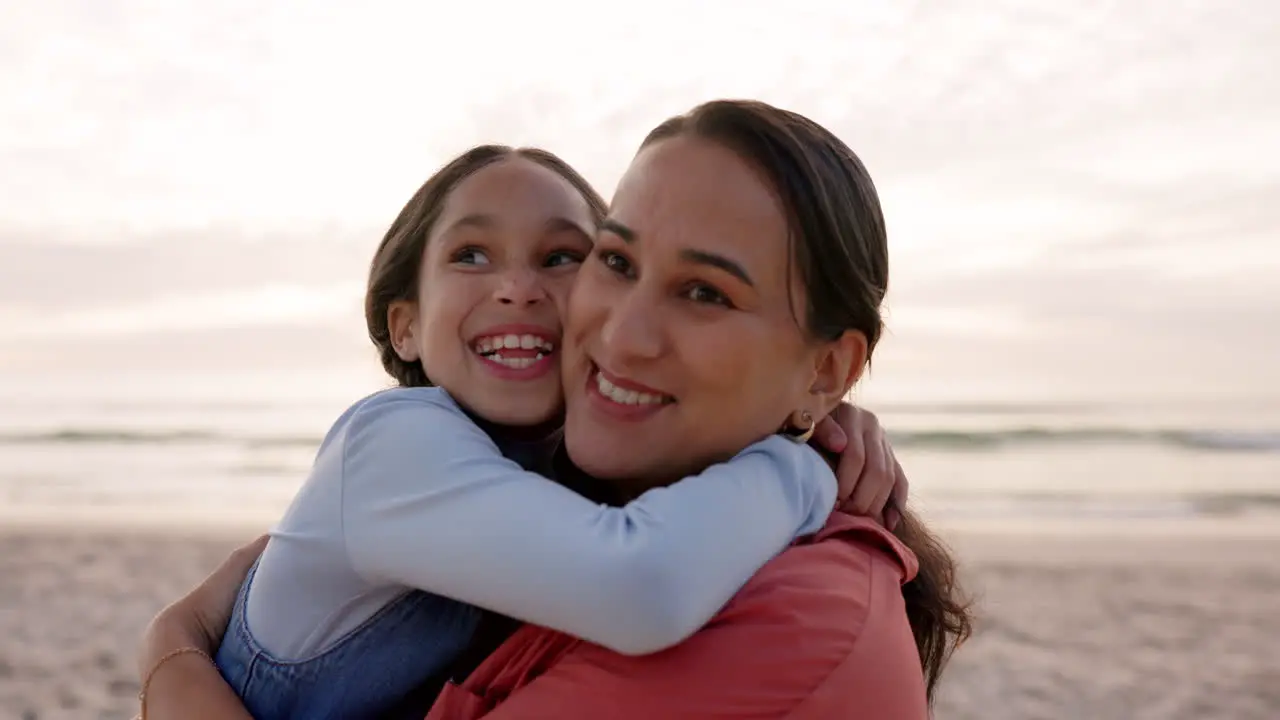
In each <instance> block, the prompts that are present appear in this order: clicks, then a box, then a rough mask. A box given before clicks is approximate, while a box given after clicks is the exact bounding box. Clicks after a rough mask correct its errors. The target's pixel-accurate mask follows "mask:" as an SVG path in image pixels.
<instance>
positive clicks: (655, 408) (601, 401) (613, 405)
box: [586, 368, 672, 422]
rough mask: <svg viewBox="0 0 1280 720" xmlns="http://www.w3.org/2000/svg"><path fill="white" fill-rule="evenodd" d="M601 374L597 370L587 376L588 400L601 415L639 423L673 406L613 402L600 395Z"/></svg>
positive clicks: (666, 403)
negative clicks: (598, 376)
mask: <svg viewBox="0 0 1280 720" xmlns="http://www.w3.org/2000/svg"><path fill="white" fill-rule="evenodd" d="M600 372H601V371H600V369H599V368H596V369H595V370H594V371H593V372H590V373H588V374H587V382H586V391H587V400H588V402H589V403H590V405H591V406H592V407H593V408H594V409H596V410H597V411H599V412H600V413H602V414H604V415H606V416H608V417H611V418H614V419H616V420H623V421H627V422H639V421H641V420H647V419H649V418H651V417H653V416H654V415H656V414H658V413H660V412H662V411H663V410H665V409H666V408H668V407H670V406H671V405H672V403H669V402H662V403H654V404H651V405H640V404H636V405H624V404H622V403H618V402H614V401H613V400H611V399H609V398H607V397H605V396H604V395H602V394H600V386H599V385H597V382H598V381H597V374H598V373H600ZM605 379H606V380H609V378H608V376H605ZM609 382H613V380H609ZM618 387H622V386H621V385H619V386H618ZM640 387H644V386H643V385H642V386H640ZM628 389H630V388H628ZM637 392H653V391H652V390H637ZM656 394H662V393H656ZM664 397H665V396H664Z"/></svg>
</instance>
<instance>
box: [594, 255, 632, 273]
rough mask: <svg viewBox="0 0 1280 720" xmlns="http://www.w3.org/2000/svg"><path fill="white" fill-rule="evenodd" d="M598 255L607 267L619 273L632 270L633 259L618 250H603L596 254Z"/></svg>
mask: <svg viewBox="0 0 1280 720" xmlns="http://www.w3.org/2000/svg"><path fill="white" fill-rule="evenodd" d="M596 256H597V257H598V258H600V262H601V263H603V264H604V266H605V267H606V268H609V269H610V270H612V271H613V272H615V273H618V274H619V275H627V274H630V272H631V261H630V260H628V259H626V258H625V257H623V256H622V255H619V254H618V253H616V252H611V251H609V250H601V251H600V252H599V253H597V254H596Z"/></svg>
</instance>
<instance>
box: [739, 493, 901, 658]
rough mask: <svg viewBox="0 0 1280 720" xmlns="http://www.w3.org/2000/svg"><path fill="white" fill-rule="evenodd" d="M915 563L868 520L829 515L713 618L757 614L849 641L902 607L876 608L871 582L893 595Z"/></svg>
mask: <svg viewBox="0 0 1280 720" xmlns="http://www.w3.org/2000/svg"><path fill="white" fill-rule="evenodd" d="M917 569H918V564H917V561H916V557H915V555H914V554H913V553H912V552H911V550H909V549H908V548H907V547H906V546H905V545H903V544H902V542H901V541H899V540H898V539H897V538H896V537H894V536H893V535H892V534H891V533H890V532H889V531H887V530H885V529H884V528H883V527H881V526H880V525H879V524H878V523H876V522H875V521H874V520H871V519H869V518H862V517H854V516H851V515H845V514H843V513H834V514H833V515H832V516H831V519H830V520H828V521H827V524H826V526H825V527H823V529H822V530H821V531H819V532H818V533H816V534H815V535H813V536H810V537H807V538H803V539H801V540H800V541H798V542H797V543H796V544H794V545H792V546H791V547H789V548H787V549H786V550H784V551H783V552H782V553H780V554H779V555H778V556H777V557H775V558H773V559H772V560H770V561H769V562H768V563H766V564H765V565H764V567H762V568H761V569H760V571H759V572H757V573H756V574H755V575H754V576H753V577H752V578H751V580H749V581H748V582H747V584H746V585H744V586H743V588H742V590H741V591H739V592H738V594H737V595H736V596H734V598H733V600H731V601H730V602H729V604H728V605H727V606H725V608H724V610H722V611H721V613H720V615H719V616H718V620H720V621H722V622H744V621H750V620H751V616H752V615H763V616H766V617H769V618H770V619H771V620H774V619H776V620H780V621H783V622H788V623H791V624H794V625H795V626H796V630H797V632H802V633H822V634H824V635H826V636H827V637H828V638H829V639H832V638H835V637H841V638H844V639H845V640H846V641H847V642H849V643H852V642H854V641H856V640H857V639H858V637H859V636H860V635H861V634H862V629H863V627H864V626H865V624H866V623H867V621H868V619H869V618H870V617H872V615H873V614H874V613H876V612H877V611H879V612H899V613H900V612H901V607H896V608H895V607H881V606H883V605H884V604H885V603H884V602H883V599H884V598H885V597H886V595H885V594H884V593H881V592H873V588H881V589H883V588H893V589H894V590H895V592H893V593H890V594H889V595H888V597H898V598H900V597H901V593H900V592H896V590H897V588H899V587H900V586H901V585H902V584H903V583H906V582H908V581H910V580H911V579H912V578H913V577H915V574H916V570H917ZM903 618H904V619H905V615H904V616H903Z"/></svg>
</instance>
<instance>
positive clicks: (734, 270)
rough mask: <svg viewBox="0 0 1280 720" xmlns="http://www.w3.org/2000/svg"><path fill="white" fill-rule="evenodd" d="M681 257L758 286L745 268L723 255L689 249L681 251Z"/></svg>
mask: <svg viewBox="0 0 1280 720" xmlns="http://www.w3.org/2000/svg"><path fill="white" fill-rule="evenodd" d="M680 257H681V258H684V260H685V261H686V262H691V263H697V264H699V265H710V266H711V267H714V268H718V269H720V270H723V271H725V272H727V273H729V274H730V275H732V276H734V277H736V278H738V279H739V280H741V281H742V282H744V283H746V284H747V285H750V286H751V287H755V286H756V284H755V281H753V280H752V279H751V276H750V275H748V274H747V271H746V269H745V268H743V267H742V265H740V264H739V263H737V262H734V261H733V260H730V259H729V258H727V257H725V256H723V255H717V254H715V253H710V252H707V251H705V250H694V249H693V248H688V249H685V250H681V251H680Z"/></svg>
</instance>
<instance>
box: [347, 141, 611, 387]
mask: <svg viewBox="0 0 1280 720" xmlns="http://www.w3.org/2000/svg"><path fill="white" fill-rule="evenodd" d="M515 157H518V158H524V159H525V160H529V161H532V162H535V163H537V164H539V165H541V166H543V167H545V168H547V169H548V170H551V171H552V172H554V173H556V174H557V175H559V176H560V177H562V178H564V179H565V180H567V181H568V182H569V184H571V185H573V187H574V188H576V189H577V190H578V192H580V193H582V197H583V198H585V199H586V201H587V204H588V205H589V206H590V207H591V212H592V215H594V219H595V221H596V222H597V223H598V222H600V221H601V220H603V219H604V216H605V213H606V212H607V210H608V204H607V203H605V201H604V198H602V197H600V194H599V193H597V192H596V191H595V189H594V188H592V187H591V184H590V183H588V182H587V181H586V179H584V178H583V177H582V176H581V175H579V174H578V171H577V170H574V169H573V168H572V167H570V166H569V164H568V163H566V162H565V161H564V160H561V159H560V158H559V157H557V156H555V155H553V154H552V153H549V152H547V151H546V150H539V149H538V148H512V147H507V146H505V145H480V146H477V147H474V148H471V149H470V150H468V151H466V152H464V153H462V154H461V155H459V156H458V157H456V158H454V159H453V160H451V161H450V162H449V163H448V164H446V165H445V166H444V167H442V168H440V169H439V170H437V171H436V173H435V174H434V175H432V176H431V177H430V178H428V179H427V181H426V182H425V183H423V184H422V187H420V188H418V191H417V192H416V193H414V194H413V197H411V198H409V202H408V203H407V204H406V205H405V206H404V209H403V210H401V211H400V214H399V215H398V216H397V217H396V219H395V222H393V223H391V227H390V229H388V230H387V234H386V235H384V236H383V237H382V242H381V243H380V244H379V245H378V250H377V252H375V253H374V255H373V262H372V263H371V264H370V266H369V285H368V289H367V290H366V292H365V296H364V319H365V324H366V325H367V326H368V328H369V339H370V340H372V341H373V344H374V346H375V347H376V348H378V354H379V356H380V357H381V360H382V367H383V369H385V370H386V371H387V374H388V375H390V376H391V377H392V378H393V379H394V380H395V381H396V383H397V384H399V385H400V386H402V387H421V386H425V385H430V384H431V380H430V379H429V378H427V374H426V372H425V371H424V370H423V369H422V364H421V363H418V362H405V361H404V360H401V359H400V356H399V355H397V354H396V351H395V348H394V347H392V345H391V328H390V327H388V325H387V309H388V308H389V307H390V306H391V303H393V302H396V301H397V300H416V299H417V293H418V272H419V270H420V268H421V267H422V253H423V252H425V251H426V248H427V238H428V237H430V236H431V229H432V227H433V226H434V225H435V222H436V220H437V219H438V218H439V217H440V213H441V211H442V210H443V209H444V204H445V201H446V200H447V199H448V197H449V193H451V192H453V189H454V188H455V187H457V186H458V184H459V183H461V182H462V181H463V180H465V179H467V178H468V177H470V176H471V175H473V174H475V173H476V172H477V171H479V170H481V169H482V168H484V167H487V166H489V165H492V164H493V163H496V162H498V161H501V160H506V159H508V158H515Z"/></svg>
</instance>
